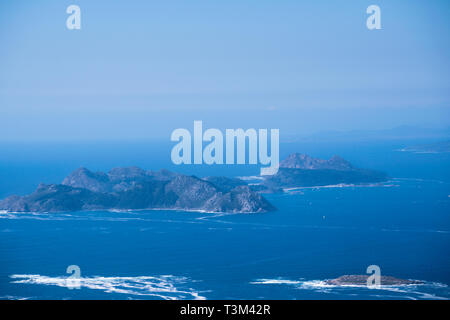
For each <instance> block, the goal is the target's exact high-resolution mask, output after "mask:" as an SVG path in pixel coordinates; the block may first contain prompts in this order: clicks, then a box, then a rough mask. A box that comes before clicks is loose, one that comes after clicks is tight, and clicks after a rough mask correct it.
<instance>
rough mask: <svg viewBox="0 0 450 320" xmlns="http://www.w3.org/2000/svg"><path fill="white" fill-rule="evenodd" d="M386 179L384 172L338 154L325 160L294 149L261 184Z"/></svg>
mask: <svg viewBox="0 0 450 320" xmlns="http://www.w3.org/2000/svg"><path fill="white" fill-rule="evenodd" d="M387 179H388V176H387V175H386V174H385V173H383V172H380V171H375V170H369V169H361V168H357V167H355V166H353V165H352V164H351V163H350V162H348V161H347V160H345V159H343V158H341V157H339V156H333V157H332V158H331V159H329V160H324V159H317V158H313V157H310V156H308V155H306V154H299V153H293V154H291V155H290V156H288V157H287V158H286V159H285V160H283V161H281V162H280V168H279V170H278V173H277V174H275V175H273V176H267V177H266V178H265V179H264V181H263V182H262V185H263V186H264V187H265V188H266V189H267V190H272V191H277V190H280V189H282V188H298V187H313V186H326V185H336V184H364V183H377V182H383V181H386V180H387Z"/></svg>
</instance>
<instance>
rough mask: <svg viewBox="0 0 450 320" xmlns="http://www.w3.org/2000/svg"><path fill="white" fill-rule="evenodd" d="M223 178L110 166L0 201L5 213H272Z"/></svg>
mask: <svg viewBox="0 0 450 320" xmlns="http://www.w3.org/2000/svg"><path fill="white" fill-rule="evenodd" d="M237 182H238V180H237V179H236V180H234V179H230V178H225V177H210V178H206V179H201V178H198V177H196V176H188V175H183V174H179V173H174V172H170V171H168V170H164V169H163V170H160V171H156V172H155V171H146V170H143V169H141V168H138V167H128V168H114V169H112V170H111V171H109V172H108V173H104V172H92V171H90V170H88V169H86V168H79V169H77V170H75V171H74V172H72V173H71V174H70V175H69V176H67V177H66V178H65V179H64V181H63V182H62V183H61V184H43V183H41V184H40V185H39V186H38V188H37V189H36V190H35V191H34V192H33V193H32V194H30V195H26V196H16V195H14V196H11V197H9V198H6V199H5V200H3V201H0V210H6V211H8V212H65V211H88V210H111V209H115V210H137V209H176V210H183V211H204V212H230V213H259V212H268V211H274V210H275V207H273V206H272V204H270V203H269V202H268V201H267V200H266V199H265V198H264V197H262V196H261V195H260V194H259V193H257V192H254V191H252V190H251V189H250V187H249V186H248V185H247V184H245V183H237Z"/></svg>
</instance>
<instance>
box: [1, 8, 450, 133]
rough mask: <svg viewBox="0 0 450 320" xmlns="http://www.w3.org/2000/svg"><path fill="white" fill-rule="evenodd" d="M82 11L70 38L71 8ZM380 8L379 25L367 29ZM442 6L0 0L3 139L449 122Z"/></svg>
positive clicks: (449, 51)
mask: <svg viewBox="0 0 450 320" xmlns="http://www.w3.org/2000/svg"><path fill="white" fill-rule="evenodd" d="M70 4H77V5H79V6H80V8H81V16H82V17H81V30H67V29H66V26H65V21H66V18H67V16H68V15H67V14H66V12H65V11H66V8H67V7H68V6H69V5H70ZM370 4H377V5H379V6H380V8H381V19H382V22H381V23H382V30H373V31H369V30H368V29H367V28H366V19H367V16H368V15H367V14H366V13H365V11H366V8H367V7H368V6H369V5H370ZM449 9H450V3H449V2H448V1H436V0H435V1H433V0H432V1H414V0H412V1H399V0H397V1H393V0H390V1H373V0H372V1H331V0H330V1H282V0H279V1H249V0H239V1H234V0H231V1H230V0H228V1H211V0H210V1H197V0H193V1H170V0H169V1H98V0H97V1H78V0H72V1H20V0H19V1H10V0H6V1H2V2H1V3H0V40H1V50H0V120H1V126H0V140H34V139H38V140H48V139H58V140H65V139H67V140H73V139H151V138H158V139H166V138H167V139H169V138H168V137H169V136H170V132H171V131H172V130H173V129H175V128H178V127H186V128H191V127H192V124H193V121H194V120H203V122H204V125H205V126H206V127H217V128H236V127H243V128H250V127H256V128H279V129H280V134H281V136H282V135H283V133H286V134H308V133H313V132H317V131H329V130H354V129H385V128H391V127H395V126H400V125H417V126H422V127H445V126H449V125H450V121H449V120H450V104H449V103H450V93H449V92H450V90H449V89H450V88H449V84H450V81H449V80H450V74H449V71H450V68H449V67H450V65H449V63H450V62H449V61H450V60H449V58H450V42H449V41H448V39H450V22H449V19H448V12H450V10H449Z"/></svg>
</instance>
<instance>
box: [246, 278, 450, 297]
mask: <svg viewBox="0 0 450 320" xmlns="http://www.w3.org/2000/svg"><path fill="white" fill-rule="evenodd" d="M250 284H255V285H286V286H291V287H292V288H294V289H298V290H311V291H314V292H318V293H326V294H332V293H335V294H339V295H345V294H347V295H350V296H355V290H357V291H358V294H357V295H361V296H362V298H363V299H364V295H365V296H367V295H368V296H371V297H378V298H381V299H383V298H394V299H399V298H400V299H410V300H417V299H433V300H448V299H449V298H450V290H449V288H448V286H447V285H446V284H443V283H438V282H426V281H423V283H422V284H405V285H395V286H394V285H392V286H391V285H381V286H380V287H379V288H368V287H367V286H365V285H334V284H330V283H328V282H327V280H301V279H299V280H289V279H283V278H273V279H257V280H254V281H252V282H250Z"/></svg>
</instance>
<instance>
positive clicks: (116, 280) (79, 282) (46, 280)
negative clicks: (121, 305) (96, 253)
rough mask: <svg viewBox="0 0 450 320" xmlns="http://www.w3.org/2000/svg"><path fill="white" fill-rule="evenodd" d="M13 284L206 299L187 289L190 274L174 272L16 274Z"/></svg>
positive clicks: (162, 297) (171, 297) (166, 297)
mask: <svg viewBox="0 0 450 320" xmlns="http://www.w3.org/2000/svg"><path fill="white" fill-rule="evenodd" d="M10 278H12V279H14V281H12V283H19V284H37V285H46V286H57V287H65V288H69V289H73V288H75V287H79V288H87V289H91V290H101V291H103V292H105V293H117V294H125V295H132V296H149V297H150V296H151V297H157V298H161V299H165V300H178V299H189V300H205V299H206V298H205V297H203V296H201V295H200V293H199V292H197V291H195V290H194V289H192V288H185V287H186V284H187V283H188V282H189V281H190V280H189V279H188V278H186V277H177V276H173V275H161V276H158V277H153V276H138V277H102V276H94V277H80V278H68V277H63V276H60V277H50V276H43V275H39V274H13V275H11V276H10Z"/></svg>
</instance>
